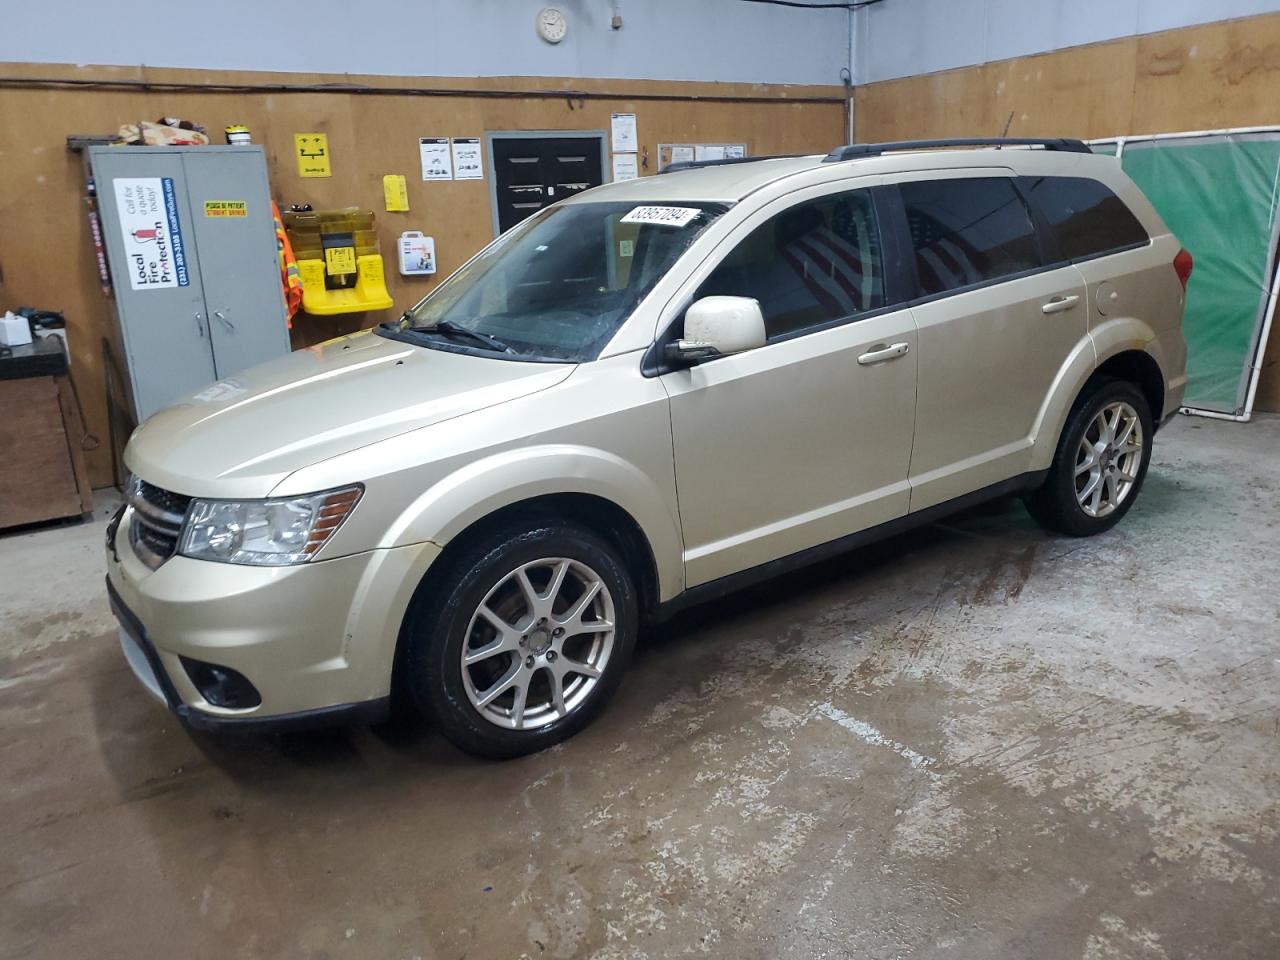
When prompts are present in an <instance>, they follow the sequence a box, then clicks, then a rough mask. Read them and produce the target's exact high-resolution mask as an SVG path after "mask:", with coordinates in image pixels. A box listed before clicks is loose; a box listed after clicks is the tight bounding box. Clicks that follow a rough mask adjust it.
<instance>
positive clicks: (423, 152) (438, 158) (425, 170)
mask: <svg viewBox="0 0 1280 960" xmlns="http://www.w3.org/2000/svg"><path fill="white" fill-rule="evenodd" d="M418 155H419V156H420V157H421V158H422V179H423V180H452V179H453V162H452V159H451V155H450V151H449V138H448V137H420V138H419V139H418Z"/></svg>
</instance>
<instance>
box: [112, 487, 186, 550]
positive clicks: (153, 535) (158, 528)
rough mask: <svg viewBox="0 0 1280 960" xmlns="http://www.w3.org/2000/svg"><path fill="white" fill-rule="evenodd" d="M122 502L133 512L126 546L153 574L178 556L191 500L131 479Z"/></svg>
mask: <svg viewBox="0 0 1280 960" xmlns="http://www.w3.org/2000/svg"><path fill="white" fill-rule="evenodd" d="M125 500H126V502H127V503H128V504H129V506H130V508H132V510H133V518H132V521H131V522H130V524H129V544H130V545H131V546H132V547H133V552H134V553H135V554H137V556H138V559H139V560H141V561H142V562H143V563H145V564H146V565H147V566H148V567H150V568H151V569H152V570H154V569H156V568H157V567H159V566H160V565H161V564H162V563H164V562H165V561H166V560H168V559H169V558H170V557H171V556H173V555H174V553H176V552H177V549H178V538H179V537H180V536H181V535H182V526H183V523H184V522H185V521H186V517H187V508H188V507H189V506H190V505H191V498H190V497H184V496H182V495H181V494H177V493H170V492H169V491H168V490H162V489H160V488H159V487H156V486H153V485H152V484H149V483H147V482H146V481H145V480H143V479H142V478H140V477H134V476H131V477H130V478H129V483H128V485H127V487H126V489H125Z"/></svg>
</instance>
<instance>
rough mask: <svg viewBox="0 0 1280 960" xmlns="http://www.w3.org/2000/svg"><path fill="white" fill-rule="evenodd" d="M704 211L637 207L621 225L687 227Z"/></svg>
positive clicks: (681, 208) (694, 208)
mask: <svg viewBox="0 0 1280 960" xmlns="http://www.w3.org/2000/svg"><path fill="white" fill-rule="evenodd" d="M701 212H702V211H701V210H699V209H698V208H697V207H636V208H635V209H634V210H632V211H631V212H630V213H628V214H627V215H626V216H625V217H623V218H622V220H621V221H619V222H620V223H652V224H654V225H656V226H659V227H686V226H688V225H689V221H691V220H692V219H693V218H694V217H696V216H697V215H698V214H700V213H701Z"/></svg>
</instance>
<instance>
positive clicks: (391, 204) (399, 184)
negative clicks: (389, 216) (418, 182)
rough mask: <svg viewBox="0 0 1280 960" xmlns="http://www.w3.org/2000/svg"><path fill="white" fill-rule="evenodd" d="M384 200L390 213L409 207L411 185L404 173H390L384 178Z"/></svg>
mask: <svg viewBox="0 0 1280 960" xmlns="http://www.w3.org/2000/svg"><path fill="white" fill-rule="evenodd" d="M382 201H383V205H384V206H385V207H386V208H387V211H388V212H389V213H394V212H403V211H405V210H408V209H409V185H408V184H407V183H406V182H405V177H404V174H403V173H388V174H385V175H384V176H383V178H382Z"/></svg>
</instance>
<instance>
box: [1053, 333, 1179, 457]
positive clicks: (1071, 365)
mask: <svg viewBox="0 0 1280 960" xmlns="http://www.w3.org/2000/svg"><path fill="white" fill-rule="evenodd" d="M1129 350H1137V351H1139V352H1141V353H1145V354H1147V355H1148V356H1150V357H1151V359H1153V360H1154V361H1155V362H1156V365H1157V366H1158V367H1160V369H1161V370H1164V369H1166V367H1165V364H1164V363H1163V362H1162V361H1163V357H1162V355H1161V353H1162V351H1161V349H1160V341H1159V340H1158V339H1157V337H1156V334H1155V331H1154V330H1152V329H1151V327H1149V326H1148V325H1147V324H1146V323H1144V322H1143V321H1142V320H1139V319H1138V318H1137V317H1115V318H1112V319H1110V320H1107V321H1105V322H1103V323H1100V324H1098V325H1097V326H1095V327H1094V328H1093V329H1091V330H1090V331H1089V334H1088V336H1086V337H1085V338H1084V339H1082V340H1081V341H1080V343H1079V344H1077V345H1076V348H1075V349H1074V350H1072V351H1071V354H1070V356H1068V357H1067V360H1066V362H1065V363H1064V364H1063V365H1062V368H1061V369H1060V370H1059V371H1058V376H1057V379H1055V380H1054V382H1053V386H1052V387H1051V388H1050V390H1049V393H1048V395H1047V396H1046V397H1045V401H1044V403H1043V404H1042V405H1041V407H1040V412H1039V413H1038V414H1037V416H1036V420H1035V424H1034V425H1033V427H1032V433H1031V439H1032V450H1033V451H1034V452H1033V454H1032V457H1031V467H1030V469H1032V470H1047V469H1049V466H1050V465H1051V464H1052V463H1053V455H1054V453H1055V452H1056V450H1057V448H1058V437H1060V436H1061V435H1062V428H1063V426H1065V424H1066V422H1067V415H1068V414H1069V413H1070V411H1071V407H1072V405H1073V404H1074V403H1075V400H1076V397H1078V396H1079V395H1080V391H1081V390H1083V389H1084V385H1085V384H1086V383H1088V381H1089V378H1090V377H1091V376H1093V374H1094V372H1095V371H1096V370H1097V369H1098V367H1100V366H1102V364H1104V363H1106V362H1107V361H1108V360H1110V359H1111V358H1112V357H1114V356H1116V355H1118V354H1121V353H1124V352H1126V351H1129Z"/></svg>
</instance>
